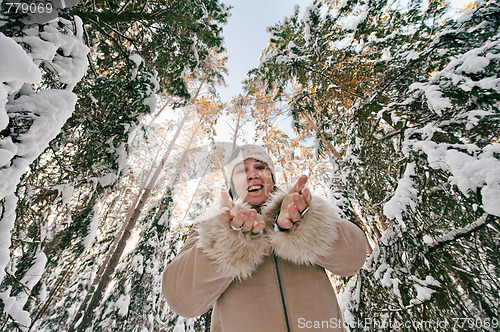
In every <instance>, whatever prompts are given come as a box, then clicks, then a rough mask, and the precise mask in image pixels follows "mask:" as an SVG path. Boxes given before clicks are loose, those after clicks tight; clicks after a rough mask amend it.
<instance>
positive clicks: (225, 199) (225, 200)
mask: <svg viewBox="0 0 500 332" xmlns="http://www.w3.org/2000/svg"><path fill="white" fill-rule="evenodd" d="M220 204H221V206H222V207H227V208H229V209H232V208H233V206H234V203H233V202H232V201H231V198H230V197H229V194H228V193H227V192H225V191H221V193H220Z"/></svg>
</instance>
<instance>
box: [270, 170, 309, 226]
mask: <svg viewBox="0 0 500 332" xmlns="http://www.w3.org/2000/svg"><path fill="white" fill-rule="evenodd" d="M307 180H308V178H307V176H306V175H302V176H301V177H300V178H299V179H298V180H297V182H296V183H295V185H294V186H293V188H292V189H291V190H290V191H289V192H288V194H287V195H286V196H285V198H284V199H283V202H282V203H281V211H280V215H279V216H278V219H277V221H276V223H277V224H278V226H279V228H281V229H290V228H292V226H293V224H294V223H295V222H297V221H299V220H300V219H301V218H302V216H301V214H302V213H305V212H307V211H306V209H307V208H308V207H309V203H310V202H311V191H310V190H309V189H307V188H304V187H305V185H306V183H307Z"/></svg>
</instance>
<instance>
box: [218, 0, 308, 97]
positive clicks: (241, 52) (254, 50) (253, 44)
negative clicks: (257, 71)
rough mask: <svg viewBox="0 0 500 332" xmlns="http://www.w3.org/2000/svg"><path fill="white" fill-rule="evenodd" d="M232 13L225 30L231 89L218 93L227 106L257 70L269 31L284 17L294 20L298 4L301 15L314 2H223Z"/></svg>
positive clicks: (296, 0)
mask: <svg viewBox="0 0 500 332" xmlns="http://www.w3.org/2000/svg"><path fill="white" fill-rule="evenodd" d="M223 2H224V4H226V5H227V6H232V7H233V8H232V9H231V10H230V13H231V16H230V17H229V20H228V24H227V25H226V26H224V38H225V46H226V50H227V54H226V55H227V56H228V57H229V60H228V62H227V68H228V70H229V75H228V76H227V77H226V83H227V85H228V88H224V87H221V88H219V92H220V94H221V97H222V100H223V101H224V102H229V101H230V100H231V97H233V96H236V95H237V94H238V93H240V92H242V90H241V81H242V80H244V79H245V78H246V77H247V72H248V71H249V70H250V69H252V68H255V67H257V66H258V64H259V56H260V53H261V52H262V50H263V49H264V47H266V45H267V43H268V40H269V34H268V33H267V32H266V27H268V26H272V25H274V24H275V23H278V22H280V21H281V20H282V19H283V17H285V16H291V15H292V14H293V11H294V7H295V4H298V5H299V6H300V9H301V12H304V8H305V7H307V6H308V5H309V4H310V3H311V2H312V0H223Z"/></svg>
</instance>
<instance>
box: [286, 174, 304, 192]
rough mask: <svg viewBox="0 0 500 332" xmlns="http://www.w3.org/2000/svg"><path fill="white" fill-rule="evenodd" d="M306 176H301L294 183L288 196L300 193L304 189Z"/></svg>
mask: <svg viewBox="0 0 500 332" xmlns="http://www.w3.org/2000/svg"><path fill="white" fill-rule="evenodd" d="M307 180H308V178H307V175H302V176H301V177H300V178H299V179H298V180H297V182H295V185H294V186H293V188H292V190H290V194H292V193H300V192H301V191H302V189H304V187H305V185H306V183H307Z"/></svg>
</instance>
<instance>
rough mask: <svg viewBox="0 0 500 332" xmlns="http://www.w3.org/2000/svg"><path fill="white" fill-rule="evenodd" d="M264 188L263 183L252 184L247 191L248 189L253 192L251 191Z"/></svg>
mask: <svg viewBox="0 0 500 332" xmlns="http://www.w3.org/2000/svg"><path fill="white" fill-rule="evenodd" d="M262 188H264V186H263V185H258V186H250V187H248V189H247V191H248V192H249V193H251V192H254V191H259V190H261V189H262Z"/></svg>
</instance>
